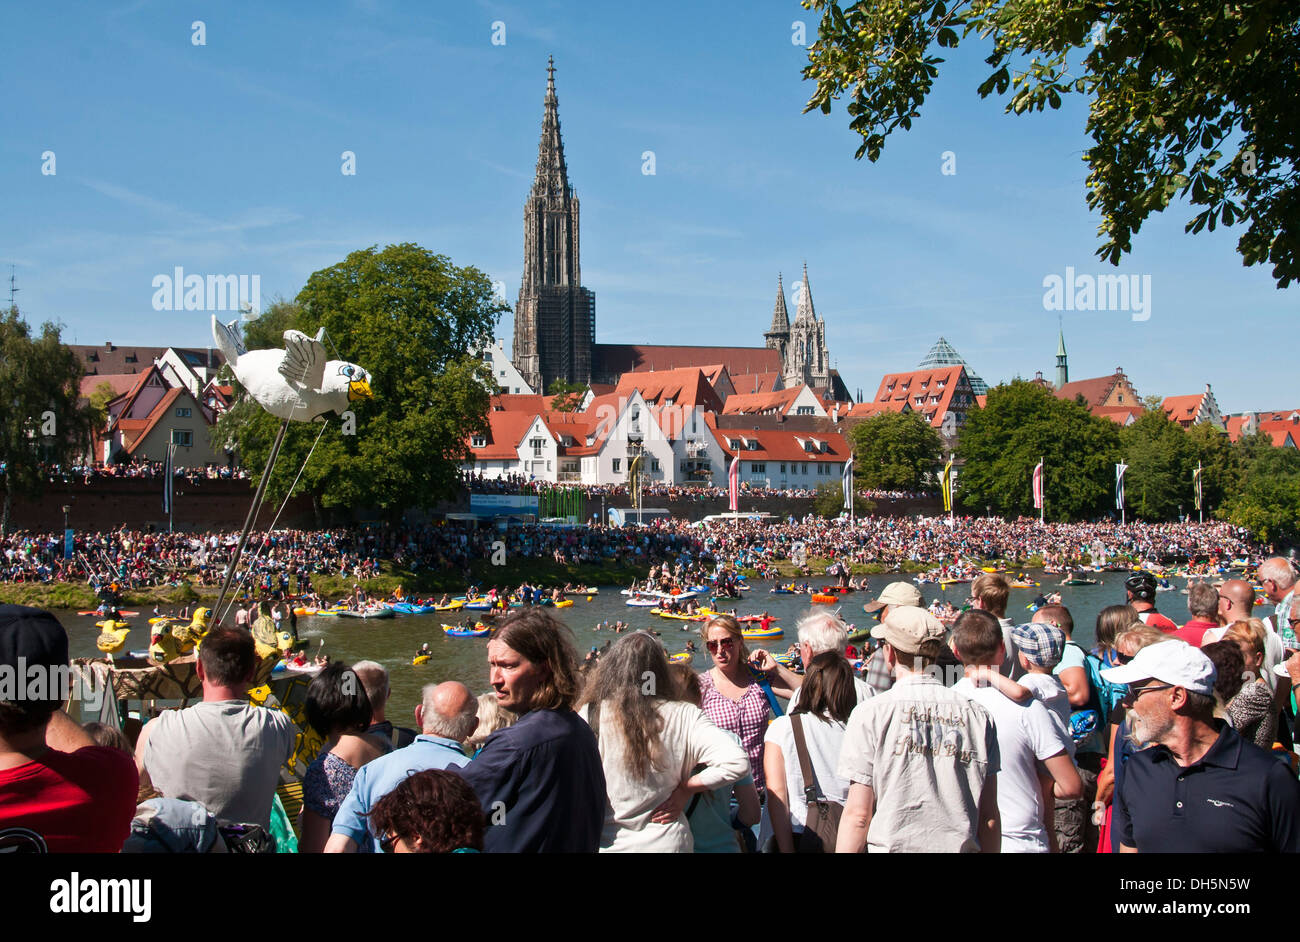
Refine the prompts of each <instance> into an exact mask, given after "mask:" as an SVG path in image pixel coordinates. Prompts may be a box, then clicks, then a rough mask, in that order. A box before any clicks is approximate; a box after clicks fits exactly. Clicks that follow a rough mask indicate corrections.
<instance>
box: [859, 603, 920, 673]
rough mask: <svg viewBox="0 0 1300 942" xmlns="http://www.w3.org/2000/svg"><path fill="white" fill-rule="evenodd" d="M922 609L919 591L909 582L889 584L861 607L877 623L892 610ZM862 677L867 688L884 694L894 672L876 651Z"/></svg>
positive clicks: (868, 661)
mask: <svg viewBox="0 0 1300 942" xmlns="http://www.w3.org/2000/svg"><path fill="white" fill-rule="evenodd" d="M924 607H925V602H924V600H923V599H922V598H921V590H920V589H918V588H917V587H916V586H914V585H912V583H910V582H891V583H890V584H889V585H887V586H885V591H883V592H881V593H880V597H879V598H877V599H876V600H875V601H874V602H868V603H867V604H866V605H864V606H862V610H863V611H864V612H866V613H867V614H868V615H875V616H876V620H877V621H882V622H883V621H884V620H885V618H887V617H888V616H889V613H890V611H892V610H893V609H896V608H915V609H921V608H924ZM862 676H863V680H865V681H866V683H867V686H868V687H870V688H871V689H872V690H873V691H875V692H876V693H884V692H885V691H886V690H888V689H889V688H890V687H892V686H893V685H894V672H893V671H892V670H891V669H890V668H889V667H888V666H887V665H886V664H885V660H884V658H883V657H882V656H881V654H880V651H876V653H875V654H873V655H872V656H871V657H870V658H869V659H868V660H867V666H866V668H865V669H864V670H863V672H862Z"/></svg>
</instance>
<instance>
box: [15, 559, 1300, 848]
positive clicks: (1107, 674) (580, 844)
mask: <svg viewBox="0 0 1300 942" xmlns="http://www.w3.org/2000/svg"><path fill="white" fill-rule="evenodd" d="M1296 576H1297V573H1296V570H1295V569H1294V567H1293V566H1292V565H1291V564H1290V562H1289V561H1288V560H1286V559H1282V558H1272V559H1268V560H1266V561H1264V562H1263V563H1261V564H1260V566H1259V567H1258V570H1257V572H1256V577H1257V579H1258V582H1259V587H1260V590H1261V591H1262V592H1263V593H1264V597H1265V601H1266V602H1267V603H1270V604H1271V605H1272V606H1273V613H1272V614H1271V615H1270V616H1268V617H1267V618H1264V619H1260V618H1256V617H1254V612H1253V608H1254V605H1255V599H1256V593H1255V588H1254V587H1253V586H1252V585H1251V584H1250V583H1248V582H1246V581H1244V580H1243V579H1228V580H1226V581H1224V582H1223V583H1221V584H1220V585H1219V586H1218V587H1214V586H1211V585H1210V584H1209V583H1208V582H1194V583H1192V585H1191V587H1190V588H1189V593H1188V598H1187V602H1186V606H1187V612H1186V614H1185V615H1183V613H1178V612H1173V611H1168V612H1164V613H1161V612H1157V610H1156V607H1155V598H1156V591H1157V580H1156V578H1155V577H1154V576H1153V575H1151V574H1150V573H1148V572H1135V573H1133V574H1132V575H1130V576H1129V577H1128V579H1127V580H1126V581H1125V582H1124V584H1123V590H1122V591H1123V596H1122V597H1121V598H1116V599H1115V600H1114V604H1112V605H1110V606H1108V607H1107V608H1105V609H1103V610H1102V611H1101V612H1100V613H1099V614H1098V616H1097V623H1096V626H1095V635H1096V638H1097V645H1096V647H1095V648H1093V649H1092V650H1084V649H1083V648H1082V647H1081V646H1080V645H1079V644H1077V643H1076V642H1074V641H1073V640H1071V639H1072V635H1073V634H1074V632H1075V628H1076V626H1075V624H1074V621H1073V618H1072V616H1071V614H1070V611H1069V609H1068V608H1066V607H1065V606H1062V605H1059V604H1048V605H1044V606H1042V607H1040V608H1039V609H1038V610H1037V611H1036V612H1035V613H1034V615H1033V618H1032V620H1031V621H1030V622H1028V623H1025V624H1019V625H1017V624H1014V623H1013V622H1012V621H1011V620H1010V619H1008V618H1007V617H1006V606H1007V600H1008V596H1009V593H1010V583H1009V581H1008V580H1007V579H1006V577H1005V576H1003V575H1001V574H997V573H983V574H981V575H980V576H978V577H977V578H976V579H975V580H974V582H973V583H972V585H971V595H970V599H969V604H968V607H967V608H966V609H965V610H964V611H962V612H961V613H960V614H959V615H958V616H957V617H956V618H955V619H954V620H953V621H952V623H951V625H946V624H944V623H943V622H941V621H939V620H938V619H937V618H936V617H935V616H934V615H932V614H931V613H930V612H928V611H927V610H925V609H924V608H922V607H921V596H920V593H919V592H918V591H917V589H916V587H915V585H913V584H911V583H907V582H895V583H893V584H891V585H889V586H887V587H886V588H885V589H884V590H883V591H882V592H881V593H880V595H879V597H878V598H877V599H875V600H874V601H871V602H868V603H867V604H866V605H865V606H864V608H865V610H866V611H867V612H870V613H872V614H874V615H875V616H876V618H877V624H876V625H875V627H874V628H872V629H871V631H870V639H869V641H868V642H867V648H868V649H870V648H874V650H873V651H871V653H870V654H869V656H867V657H866V658H865V660H864V659H863V657H862V654H863V653H865V652H860V651H859V650H858V648H857V647H856V646H855V645H853V644H851V642H850V638H849V632H848V627H847V626H846V625H845V623H844V622H843V621H842V620H841V619H840V618H839V616H838V615H837V614H835V613H834V612H830V611H828V610H825V609H821V610H815V611H810V612H808V614H807V615H805V616H804V617H802V618H801V619H800V620H799V622H798V626H797V643H796V644H795V645H794V646H793V647H792V649H791V650H790V651H789V652H786V653H785V654H783V655H773V654H772V653H770V652H768V651H766V650H764V649H762V648H758V647H755V648H754V649H752V650H751V649H750V648H749V646H748V643H747V642H748V639H747V638H746V636H745V635H746V629H744V628H742V626H741V624H739V623H738V622H737V621H736V619H735V618H734V617H732V616H730V615H726V614H713V615H710V616H709V617H708V618H707V619H706V620H705V621H703V622H702V623H701V626H700V641H701V642H702V644H703V646H704V649H705V650H706V651H707V652H708V654H709V657H710V659H711V661H712V664H711V667H710V668H709V669H708V670H706V671H703V672H701V673H699V674H696V673H695V672H694V671H693V670H692V669H691V668H690V667H689V666H687V665H680V664H673V663H671V661H670V658H669V657H668V655H667V652H666V651H665V650H664V648H663V645H662V644H661V642H660V641H659V640H658V639H657V638H656V637H655V636H654V635H653V634H652V633H650V632H645V631H633V632H630V633H627V634H620V635H619V636H618V637H617V639H616V640H613V641H611V643H609V644H608V645H606V647H605V648H604V650H602V651H601V652H600V653H599V657H591V656H589V657H588V658H587V659H586V660H585V661H580V660H579V655H578V653H577V650H576V647H575V644H574V640H573V636H572V633H571V632H570V631H569V629H568V628H567V627H566V626H565V625H564V624H563V622H562V621H560V620H559V619H558V618H557V617H556V616H555V614H554V613H553V612H552V611H551V610H548V609H544V608H540V607H533V606H529V607H525V608H523V609H520V610H518V611H515V612H511V613H510V614H508V615H506V616H504V617H503V618H502V619H500V620H499V621H498V622H497V624H496V626H495V628H494V629H493V633H492V635H491V637H490V639H489V640H488V642H487V648H486V662H485V664H484V671H485V678H486V681H487V684H488V686H489V688H490V689H488V690H487V691H486V692H485V693H483V694H482V695H481V696H476V695H475V694H474V692H473V691H472V690H470V689H469V688H468V687H466V686H465V685H464V684H461V683H459V682H454V681H448V682H443V683H431V684H429V685H427V686H426V687H425V688H424V690H423V694H422V698H421V703H420V706H419V707H418V708H417V710H416V713H415V718H416V722H417V725H418V727H419V728H418V729H412V730H405V729H402V728H400V727H395V726H394V725H393V723H392V722H391V721H390V720H389V719H388V718H387V716H386V714H385V710H386V705H387V701H388V696H389V678H388V675H387V672H386V671H385V669H384V668H383V667H382V666H381V665H379V664H376V663H374V662H370V661H361V662H357V663H355V664H343V663H339V662H335V663H332V664H328V665H318V666H317V667H316V668H315V669H314V670H315V676H314V679H312V680H311V682H310V686H309V687H308V688H307V692H306V701H305V715H306V722H307V724H308V725H309V726H310V727H311V728H312V730H313V731H314V732H315V733H316V734H317V735H318V736H319V737H320V738H321V740H323V745H322V746H321V749H320V750H319V753H318V754H317V755H316V757H315V759H313V760H312V761H311V764H310V766H308V767H307V769H306V771H305V773H304V774H303V776H302V786H303V787H302V795H303V810H302V813H301V816H300V818H299V820H298V822H297V827H296V828H294V827H293V825H292V822H290V821H289V820H288V819H287V816H286V814H285V812H284V809H283V804H282V803H281V802H280V801H279V799H278V798H277V794H276V787H277V784H278V783H279V782H280V777H281V770H282V767H283V766H284V764H285V762H286V760H288V759H289V758H290V757H291V756H292V755H293V754H294V751H295V746H296V743H297V742H298V730H297V727H295V725H294V723H293V722H292V721H291V720H290V719H289V716H288V714H287V713H285V712H281V711H279V710H276V709H272V708H267V707H263V706H256V705H253V704H250V703H249V702H248V701H247V697H246V693H245V691H246V689H247V688H248V686H249V685H250V683H251V682H252V679H253V677H254V674H255V671H256V670H257V667H258V658H259V653H258V648H257V646H256V645H255V642H254V636H253V634H250V632H249V630H248V629H246V628H243V627H238V626H236V627H220V628H212V629H210V630H208V631H207V632H206V634H204V635H203V636H202V641H201V645H202V646H201V649H200V651H199V653H198V655H197V658H198V664H197V676H198V678H199V680H200V681H201V683H202V688H203V694H202V700H201V702H199V703H196V704H193V705H190V706H186V707H184V708H182V709H173V710H164V711H163V712H162V713H161V714H160V715H158V716H156V717H154V718H152V719H150V718H147V717H145V718H143V719H145V720H146V721H145V722H144V724H143V726H142V727H141V726H138V725H137V726H135V727H132V726H131V725H130V724H128V727H127V728H128V729H129V730H130V733H131V735H130V736H128V735H127V733H126V731H125V730H124V729H122V728H119V726H118V725H117V724H115V723H113V722H111V721H112V719H113V718H114V716H115V715H116V714H115V712H114V714H113V716H109V720H110V722H109V724H108V725H103V724H100V723H92V724H88V725H87V726H85V727H83V726H80V725H78V724H77V723H76V722H74V721H73V720H72V718H71V717H70V716H69V715H68V714H67V713H65V712H64V710H63V709H62V702H61V697H62V695H63V693H64V691H62V690H59V691H53V690H49V689H46V688H44V687H42V689H41V690H40V691H39V693H34V694H32V696H31V697H27V696H26V695H24V694H22V693H15V692H12V685H11V688H10V689H9V690H8V691H7V692H6V699H4V700H2V701H0V849H5V850H39V851H51V852H74V851H90V852H109V853H112V852H118V851H127V852H158V851H170V852H178V851H198V852H222V851H230V850H235V851H241V852H261V851H279V852H286V851H291V850H297V851H299V852H312V853H314V852H325V853H373V852H436V853H453V852H501V853H508V852H568V853H575V852H576V853H591V852H596V851H601V852H679V853H680V852H692V851H693V852H696V853H743V852H756V851H764V852H773V853H796V852H797V853H820V852H831V851H835V852H840V853H858V852H862V851H864V850H867V851H871V852H998V851H1001V852H1004V853H1054V852H1063V853H1093V852H1096V853H1110V852H1127V851H1138V852H1175V853H1241V852H1249V851H1275V852H1276V851H1286V852H1296V851H1300V781H1298V780H1297V774H1296V768H1297V766H1296V756H1295V752H1294V749H1295V747H1294V743H1295V741H1296V740H1295V735H1296V716H1295V710H1294V707H1293V702H1292V701H1291V698H1290V689H1291V686H1292V685H1293V684H1295V683H1297V682H1300V657H1297V656H1296V654H1297V653H1300V641H1297V637H1296V631H1297V625H1298V624H1300V606H1296V605H1295V604H1294V602H1295V589H1296ZM1175 617H1177V618H1178V620H1180V621H1183V622H1184V623H1183V624H1182V625H1181V626H1179V624H1178V623H1177V622H1176V621H1175V620H1174V618H1175ZM854 640H856V641H857V642H858V643H862V642H863V639H861V638H855V639H854ZM261 656H263V657H266V656H274V655H267V654H265V653H263V654H262V655H261ZM67 663H68V640H67V633H66V631H65V629H64V628H63V627H62V626H61V625H60V624H59V622H58V621H57V620H56V619H55V618H54V617H53V616H52V615H51V614H49V613H46V612H43V611H41V610H39V609H33V608H23V607H19V606H0V674H4V673H6V672H12V670H13V668H14V667H16V666H17V665H20V664H24V665H27V667H28V670H29V671H30V670H31V669H32V668H33V667H35V668H37V669H44V670H50V671H55V670H58V669H64V668H66V666H67ZM105 715H106V714H103V713H101V717H103V716H105ZM918 808H921V809H924V810H923V812H918V811H917V810H916V809H918Z"/></svg>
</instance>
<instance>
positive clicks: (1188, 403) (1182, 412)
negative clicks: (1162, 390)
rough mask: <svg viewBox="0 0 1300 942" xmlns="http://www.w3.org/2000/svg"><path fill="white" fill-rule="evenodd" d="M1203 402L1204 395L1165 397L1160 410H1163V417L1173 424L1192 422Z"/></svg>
mask: <svg viewBox="0 0 1300 942" xmlns="http://www.w3.org/2000/svg"><path fill="white" fill-rule="evenodd" d="M1203 401H1205V393H1197V394H1196V395H1193V396H1166V397H1165V401H1164V402H1162V403H1160V408H1162V409H1164V410H1165V415H1166V416H1167V417H1168V418H1170V419H1171V420H1173V421H1174V422H1192V421H1194V420H1195V419H1196V414H1197V413H1198V412H1200V411H1201V403H1202V402H1203Z"/></svg>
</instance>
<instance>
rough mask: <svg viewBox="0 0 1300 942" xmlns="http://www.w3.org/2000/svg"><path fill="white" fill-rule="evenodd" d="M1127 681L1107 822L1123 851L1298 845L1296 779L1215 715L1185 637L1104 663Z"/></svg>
mask: <svg viewBox="0 0 1300 942" xmlns="http://www.w3.org/2000/svg"><path fill="white" fill-rule="evenodd" d="M1102 676H1103V677H1105V678H1106V680H1108V681H1110V682H1111V683H1115V684H1126V685H1128V688H1129V693H1128V696H1127V697H1125V699H1124V702H1125V704H1126V705H1127V707H1128V714H1127V715H1128V723H1129V729H1130V735H1131V736H1132V737H1133V739H1134V740H1136V741H1137V742H1139V743H1151V744H1153V745H1152V748H1150V749H1145V750H1143V751H1141V752H1138V753H1137V754H1135V755H1134V756H1132V758H1130V759H1129V760H1128V762H1127V763H1126V764H1125V766H1124V781H1123V785H1122V786H1121V787H1120V789H1119V790H1118V792H1117V793H1116V795H1115V800H1114V808H1115V813H1114V824H1113V825H1112V826H1113V827H1114V828H1115V830H1116V831H1117V832H1118V836H1119V842H1120V850H1121V851H1122V852H1124V853H1136V852H1138V851H1141V852H1144V853H1215V854H1231V853H1246V852H1258V851H1274V852H1291V853H1295V852H1297V851H1300V782H1297V781H1296V779H1295V777H1294V776H1293V775H1292V774H1291V772H1290V770H1289V769H1288V768H1287V766H1286V765H1284V764H1283V763H1281V762H1278V761H1277V760H1276V759H1274V758H1273V757H1272V756H1270V755H1269V754H1268V753H1267V752H1265V751H1264V750H1262V749H1260V748H1258V747H1257V746H1255V745H1254V744H1253V743H1251V742H1248V741H1246V740H1244V739H1242V738H1241V736H1239V735H1238V734H1237V732H1236V730H1234V729H1233V728H1232V727H1231V726H1228V725H1227V724H1226V723H1224V722H1223V721H1222V720H1216V719H1215V718H1214V679H1215V670H1214V665H1213V664H1212V663H1211V662H1210V659H1209V658H1208V657H1206V656H1205V654H1204V653H1202V652H1201V651H1200V650H1199V649H1198V648H1194V647H1192V646H1191V645H1189V644H1187V643H1186V642H1184V641H1178V640H1171V641H1165V642H1163V643H1161V644H1152V645H1149V646H1147V647H1145V648H1143V649H1142V650H1141V651H1139V652H1138V654H1137V656H1136V657H1135V658H1133V660H1132V661H1131V662H1130V663H1128V664H1125V665H1123V666H1121V667H1112V668H1109V669H1108V670H1104V671H1102Z"/></svg>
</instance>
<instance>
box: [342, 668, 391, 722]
mask: <svg viewBox="0 0 1300 942" xmlns="http://www.w3.org/2000/svg"><path fill="white" fill-rule="evenodd" d="M352 673H354V674H356V675H357V679H358V680H360V681H361V686H362V687H364V688H365V689H366V699H368V700H369V701H370V710H371V712H373V713H375V714H376V715H377V714H379V713H380V712H381V711H382V710H383V709H384V707H385V706H386V705H387V704H388V696H389V694H390V693H391V688H390V686H389V681H388V668H386V667H384V665H383V664H380V663H378V662H377V661H357V662H356V663H355V664H353V665H352Z"/></svg>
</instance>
